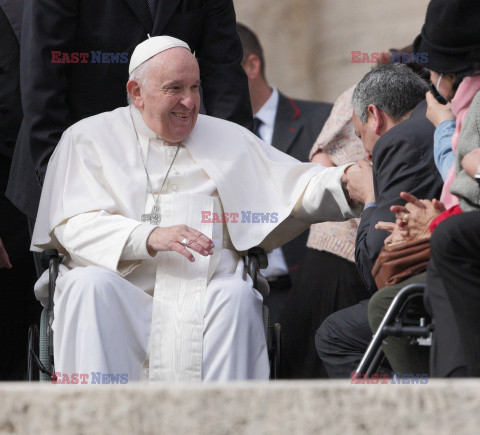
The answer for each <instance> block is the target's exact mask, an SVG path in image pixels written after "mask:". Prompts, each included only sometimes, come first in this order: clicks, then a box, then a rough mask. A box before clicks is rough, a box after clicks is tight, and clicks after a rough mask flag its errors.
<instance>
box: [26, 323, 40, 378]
mask: <svg viewBox="0 0 480 435" xmlns="http://www.w3.org/2000/svg"><path fill="white" fill-rule="evenodd" d="M38 337H39V333H38V326H37V325H31V326H30V328H29V329H28V354H27V379H28V382H32V381H38V373H37V371H36V370H35V369H36V367H37V366H36V365H35V360H34V355H38V340H39V338H38Z"/></svg>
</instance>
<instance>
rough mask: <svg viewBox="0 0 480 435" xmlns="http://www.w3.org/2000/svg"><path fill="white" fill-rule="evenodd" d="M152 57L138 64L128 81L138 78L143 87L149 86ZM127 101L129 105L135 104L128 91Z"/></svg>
mask: <svg viewBox="0 0 480 435" xmlns="http://www.w3.org/2000/svg"><path fill="white" fill-rule="evenodd" d="M152 60H153V58H152V59H148V60H147V61H146V62H143V63H142V64H141V65H139V66H137V68H135V69H134V70H133V71H132V72H131V73H130V75H129V76H128V81H130V80H136V81H137V82H138V83H139V84H140V86H141V87H142V88H147V87H148V73H149V70H150V66H149V64H150V63H152V62H151V61H152ZM127 102H128V105H129V106H131V105H132V104H133V100H132V97H131V96H130V94H129V93H128V91H127Z"/></svg>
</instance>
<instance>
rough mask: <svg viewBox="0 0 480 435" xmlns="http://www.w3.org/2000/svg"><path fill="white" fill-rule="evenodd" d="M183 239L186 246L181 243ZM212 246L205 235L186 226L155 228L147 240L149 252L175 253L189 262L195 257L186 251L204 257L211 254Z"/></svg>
mask: <svg viewBox="0 0 480 435" xmlns="http://www.w3.org/2000/svg"><path fill="white" fill-rule="evenodd" d="M185 239H186V245H184V244H183V243H182V241H183V240H185ZM214 246H215V245H214V243H213V242H212V240H211V239H209V238H208V237H207V236H206V235H205V234H203V233H201V232H200V231H197V230H195V229H193V228H190V227H189V226H187V225H173V226H171V227H164V228H160V227H158V228H155V229H154V230H153V231H152V232H151V233H150V235H149V236H148V239H147V248H148V250H149V251H175V252H178V253H179V254H181V255H183V256H184V257H186V258H187V259H188V260H189V261H191V262H194V261H195V257H194V256H193V254H192V253H191V252H190V251H189V250H188V249H191V250H192V251H195V252H198V253H199V254H201V255H203V256H205V257H206V256H207V255H212V254H213V248H214ZM187 248H188V249H187Z"/></svg>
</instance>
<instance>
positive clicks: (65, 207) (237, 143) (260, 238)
mask: <svg viewBox="0 0 480 435" xmlns="http://www.w3.org/2000/svg"><path fill="white" fill-rule="evenodd" d="M140 143H141V147H142V150H143V153H144V155H145V156H146V155H148V146H149V144H148V139H145V138H144V137H142V136H141V135H140ZM183 144H184V145H185V147H186V149H187V150H188V151H189V152H190V154H191V156H192V157H193V159H194V160H195V162H196V163H197V164H198V165H199V166H200V167H201V168H203V170H204V171H205V172H206V173H207V175H208V176H209V177H210V178H211V179H212V180H213V181H214V183H215V185H216V187H217V190H218V193H219V196H220V200H221V202H222V205H223V210H224V212H225V213H238V215H239V216H240V218H239V219H238V222H236V223H232V222H227V224H226V225H227V228H228V231H229V234H230V238H231V241H232V243H233V245H234V246H235V248H236V249H237V250H238V251H239V252H243V251H246V250H248V249H249V248H250V247H253V246H262V247H263V248H265V249H266V250H267V251H269V250H271V249H274V248H276V247H279V246H281V245H282V244H284V243H285V242H287V241H289V240H291V239H292V238H294V237H295V236H297V235H298V234H299V233H300V232H302V231H304V230H305V229H306V228H307V227H308V226H309V225H310V224H311V223H313V222H320V221H338V220H344V219H348V218H351V217H355V216H354V214H353V212H352V210H351V209H350V207H349V205H348V204H347V201H346V199H345V196H344V193H343V191H342V189H341V182H340V180H341V177H342V175H343V171H344V167H343V166H342V167H337V168H325V167H323V166H321V165H318V164H314V163H300V162H299V161H298V160H296V159H294V158H292V157H290V156H288V155H287V154H284V153H282V152H280V151H278V150H277V149H276V148H274V147H272V146H270V145H268V144H266V143H265V142H263V141H261V140H260V139H259V138H257V136H255V135H254V134H252V133H251V132H250V131H248V130H246V129H245V128H243V127H241V126H239V125H237V124H234V123H231V122H228V121H224V120H221V119H217V118H213V117H210V116H205V115H199V116H198V120H197V123H196V125H195V128H194V130H193V131H192V133H191V134H190V136H189V137H188V138H187V139H186V140H185V141H183ZM312 178H314V180H315V186H316V191H315V195H314V196H315V197H316V201H314V202H315V204H316V209H312V210H308V214H306V213H305V204H303V207H302V212H301V213H296V212H295V206H296V204H297V203H299V200H301V198H302V195H303V193H304V191H305V188H306V187H307V185H308V184H309V182H310V180H312ZM146 186H147V178H146V174H145V170H144V168H143V164H142V161H141V157H140V154H139V150H138V146H137V143H136V135H135V130H134V128H133V124H132V119H131V117H130V114H129V109H128V107H122V108H119V109H116V110H114V111H112V112H105V113H101V114H99V115H96V116H92V117H90V118H86V119H84V120H82V121H80V122H78V123H76V124H74V125H72V126H71V127H70V128H68V129H67V130H66V131H65V132H64V134H63V136H62V139H61V140H60V142H59V144H58V146H57V147H56V149H55V152H54V153H53V155H52V157H51V159H50V162H49V166H48V171H47V176H46V178H45V183H44V186H43V192H42V198H41V201H40V206H39V211H38V215H37V222H36V226H35V231H34V235H33V240H32V249H33V250H41V249H45V248H47V247H55V248H57V249H59V250H60V251H61V252H64V249H63V247H62V246H60V245H59V243H58V242H57V241H56V239H55V236H54V234H53V230H54V229H55V227H57V226H58V225H60V224H62V223H64V222H65V221H67V220H68V219H70V218H72V217H74V216H77V215H79V214H82V213H87V212H92V211H99V210H104V211H106V212H107V213H109V214H112V215H115V216H116V217H117V219H118V220H116V221H112V220H111V221H110V225H111V226H110V228H109V229H108V231H111V232H112V233H116V240H117V242H116V244H115V245H116V246H114V247H112V246H110V247H109V252H110V255H109V258H102V262H101V265H102V266H103V267H107V268H109V269H111V270H117V267H118V260H119V258H120V255H121V252H122V250H123V248H124V245H125V242H126V240H127V239H128V236H129V235H130V233H131V232H132V231H133V229H134V228H136V227H137V226H138V225H139V220H140V216H141V214H142V213H143V211H144V208H145V191H146V188H147V187H146ZM306 208H307V209H308V207H306ZM242 212H243V213H247V212H251V213H265V214H266V213H270V214H271V213H276V216H277V217H278V218H277V219H272V218H270V219H269V220H268V222H262V223H258V222H257V223H247V222H244V221H243V222H242V219H241V216H242ZM200 219H201V216H199V221H200ZM115 222H116V223H117V225H115ZM96 263H97V264H98V262H96Z"/></svg>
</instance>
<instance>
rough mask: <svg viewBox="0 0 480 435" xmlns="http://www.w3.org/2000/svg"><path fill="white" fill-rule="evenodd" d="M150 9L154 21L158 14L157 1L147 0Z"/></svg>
mask: <svg viewBox="0 0 480 435" xmlns="http://www.w3.org/2000/svg"><path fill="white" fill-rule="evenodd" d="M147 3H148V9H150V14H151V15H152V19H153V20H155V14H156V12H157V0H147Z"/></svg>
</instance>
